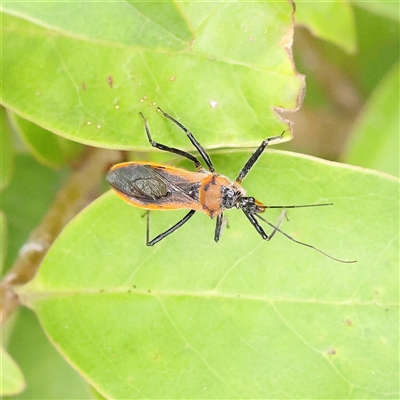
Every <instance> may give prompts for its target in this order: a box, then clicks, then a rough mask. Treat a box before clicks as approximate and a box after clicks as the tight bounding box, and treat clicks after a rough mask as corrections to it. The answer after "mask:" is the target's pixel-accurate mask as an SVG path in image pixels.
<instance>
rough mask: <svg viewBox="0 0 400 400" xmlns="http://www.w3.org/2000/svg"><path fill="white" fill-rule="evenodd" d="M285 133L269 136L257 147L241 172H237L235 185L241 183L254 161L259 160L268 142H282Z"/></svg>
mask: <svg viewBox="0 0 400 400" xmlns="http://www.w3.org/2000/svg"><path fill="white" fill-rule="evenodd" d="M284 133H285V131H283V132H282V133H281V134H280V135H279V136H271V137H269V138H267V139H265V140H264V141H263V142H262V143H261V144H260V146H259V147H258V149H257V150H256V151H255V152H254V153H253V154H252V155H251V156H250V158H249V159H248V160H247V162H246V164H244V167H243V168H242V170H241V171H240V172H239V175H238V177H237V178H236V183H239V184H240V183H241V182H242V180H243V179H244V178H245V176H246V175H247V174H248V172H249V171H250V170H251V168H252V167H253V165H254V164H255V163H256V161H257V160H258V159H259V158H260V156H261V154H262V153H263V151H264V150H265V149H266V147H267V146H268V144H269V143H270V142H273V141H275V140H282V138H283V134H284Z"/></svg>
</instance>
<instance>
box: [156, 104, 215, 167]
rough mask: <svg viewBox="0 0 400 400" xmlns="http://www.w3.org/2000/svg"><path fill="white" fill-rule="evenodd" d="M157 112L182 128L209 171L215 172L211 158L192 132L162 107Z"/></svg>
mask: <svg viewBox="0 0 400 400" xmlns="http://www.w3.org/2000/svg"><path fill="white" fill-rule="evenodd" d="M157 111H159V112H160V113H161V114H162V115H163V116H164V117H165V118H167V119H169V120H170V121H172V122H173V123H174V124H175V125H178V126H179V128H181V129H182V130H183V131H184V132H185V133H186V135H187V137H188V138H189V140H190V141H191V142H192V144H193V146H194V147H195V148H196V150H197V151H198V152H199V153H200V155H201V157H202V158H203V160H204V162H205V163H206V165H207V167H208V170H209V171H210V172H215V169H214V167H213V164H212V161H211V158H210V156H209V155H208V154H207V152H206V151H205V149H204V147H203V146H202V145H201V144H200V143H199V142H198V141H197V140H196V138H195V137H194V136H193V133H192V132H190V131H189V130H188V129H187V128H186V127H185V126H183V125H182V124H181V123H180V122H179V121H177V120H176V119H175V118H173V117H171V116H170V115H169V114H167V113H166V112H164V111H163V110H161V108H160V107H157Z"/></svg>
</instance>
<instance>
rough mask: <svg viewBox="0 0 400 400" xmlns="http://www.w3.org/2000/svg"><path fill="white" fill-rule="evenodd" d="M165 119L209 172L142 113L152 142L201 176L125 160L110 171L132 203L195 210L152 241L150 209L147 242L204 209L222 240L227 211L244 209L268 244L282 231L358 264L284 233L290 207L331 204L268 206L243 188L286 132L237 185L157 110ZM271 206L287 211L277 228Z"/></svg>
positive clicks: (216, 237)
mask: <svg viewBox="0 0 400 400" xmlns="http://www.w3.org/2000/svg"><path fill="white" fill-rule="evenodd" d="M157 111H159V112H160V113H161V114H162V115H163V116H164V117H165V118H167V119H169V120H170V121H172V122H173V123H174V124H176V125H177V126H178V127H179V128H180V129H182V130H183V131H184V132H185V133H186V135H187V137H188V138H189V140H190V141H191V142H192V144H193V146H194V147H195V148H196V150H197V151H198V152H199V154H200V156H201V158H202V159H203V160H204V162H205V164H206V165H207V168H208V171H206V170H205V169H204V168H203V167H202V165H201V163H200V161H199V160H198V158H197V157H195V156H194V155H192V154H190V153H188V152H186V151H184V150H179V149H176V148H174V147H169V146H166V145H164V144H161V143H158V142H155V141H154V140H153V139H152V137H151V134H150V129H149V125H148V123H147V119H146V118H145V117H144V116H143V114H142V113H139V114H140V115H141V117H142V118H143V121H144V128H145V132H146V135H147V138H148V140H149V142H150V144H151V145H152V146H153V147H156V148H157V149H159V150H162V151H168V152H170V153H173V154H177V155H180V156H182V157H185V158H187V159H189V160H190V161H192V162H193V163H194V165H195V167H196V171H197V172H190V171H187V170H184V169H181V168H176V167H172V166H170V165H166V164H159V163H154V162H125V163H120V164H116V165H114V166H113V167H111V169H110V170H109V171H108V173H107V175H106V180H107V181H108V182H109V183H110V185H111V186H112V188H113V189H114V191H115V192H116V194H117V195H118V196H119V197H121V198H122V199H123V200H125V201H126V202H128V203H130V204H132V205H134V206H136V207H140V208H144V209H147V210H149V211H150V210H178V209H189V210H190V211H189V212H188V213H187V214H186V215H185V216H184V217H183V218H182V219H181V220H180V221H178V222H177V223H176V224H175V225H173V226H172V227H170V228H169V229H167V230H166V231H165V232H163V233H161V234H159V235H158V236H156V237H155V238H154V239H151V240H150V229H149V211H148V212H147V230H146V244H147V246H153V245H155V244H156V243H158V242H159V241H160V240H162V239H164V238H165V237H167V236H168V235H170V234H171V233H172V232H174V231H176V230H177V229H178V228H180V227H181V226H182V225H183V224H185V223H186V222H187V221H188V220H189V219H190V218H191V217H192V216H193V215H194V213H195V212H196V211H202V212H204V213H205V214H207V215H208V216H209V217H211V218H216V226H215V234H214V240H215V241H216V242H218V241H219V239H220V237H221V233H222V228H223V225H224V224H223V222H224V211H225V210H228V209H231V208H238V209H241V210H242V211H243V213H244V214H245V215H246V217H247V218H248V220H249V221H250V223H251V224H252V225H253V226H254V228H255V229H256V231H257V232H258V233H259V234H260V236H261V237H262V238H263V239H264V240H268V241H269V240H271V239H272V237H273V236H274V235H275V233H276V232H280V233H281V234H283V235H284V236H286V237H287V238H289V239H290V240H292V241H294V242H296V243H298V244H301V245H303V246H307V247H310V248H312V249H314V250H317V251H319V252H320V253H322V254H324V255H326V256H327V257H329V258H332V259H334V260H336V261H339V262H345V263H350V262H354V261H342V260H339V259H337V258H335V257H332V256H330V255H328V254H326V253H324V252H323V251H321V250H319V249H317V248H316V247H314V246H311V245H309V244H307V243H303V242H300V241H298V240H296V239H294V238H293V237H291V236H289V235H288V234H286V233H285V232H283V231H282V230H280V229H279V226H280V224H281V222H282V220H283V219H284V218H285V217H286V212H285V209H287V208H297V207H317V206H327V205H331V203H329V204H328V203H327V204H307V205H292V206H266V205H264V204H262V203H261V202H259V201H258V200H256V199H255V198H254V197H250V196H247V194H246V191H245V190H244V189H243V188H242V186H241V183H242V181H243V179H244V178H245V177H246V175H247V174H248V172H249V171H250V169H251V168H252V167H253V166H254V164H255V163H256V161H257V160H258V158H259V157H260V156H261V154H262V153H263V151H264V150H265V148H266V147H267V146H268V144H269V143H270V142H272V141H279V140H281V139H282V137H283V133H282V134H281V135H279V136H273V137H269V138H267V139H265V140H264V141H263V142H262V143H261V144H260V146H259V147H258V148H257V149H256V151H255V152H254V153H253V154H252V155H251V156H250V158H249V159H248V160H247V162H246V163H245V165H244V166H243V168H242V169H241V171H240V172H239V175H238V176H237V178H236V180H235V181H234V182H232V181H231V180H230V179H228V178H226V177H225V176H223V175H219V174H217V173H216V172H215V169H214V167H213V164H212V161H211V159H210V157H209V155H208V154H207V152H206V151H205V149H204V148H203V146H202V145H201V144H200V143H199V142H198V141H197V140H196V138H195V137H194V136H193V134H192V133H191V132H190V131H189V130H188V129H187V128H186V127H185V126H183V125H182V124H181V123H180V122H178V121H177V120H176V119H174V118H173V117H171V116H170V115H169V114H167V113H165V112H164V111H162V110H161V108H159V107H158V108H157ZM267 208H281V209H283V211H282V213H281V216H280V218H279V220H278V222H277V223H276V225H274V224H271V223H270V222H268V221H267V220H265V219H264V218H263V217H261V215H260V213H263V212H264V211H265V209H267ZM257 219H259V220H261V221H263V222H265V223H266V224H268V225H269V226H271V227H272V232H271V233H270V234H269V235H267V234H266V233H265V231H264V229H263V227H262V226H261V225H260V224H259V222H258V220H257Z"/></svg>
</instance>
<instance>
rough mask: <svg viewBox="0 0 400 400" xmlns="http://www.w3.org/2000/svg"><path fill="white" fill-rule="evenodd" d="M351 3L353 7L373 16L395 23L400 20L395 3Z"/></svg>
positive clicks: (386, 1) (385, 1)
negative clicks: (388, 19)
mask: <svg viewBox="0 0 400 400" xmlns="http://www.w3.org/2000/svg"><path fill="white" fill-rule="evenodd" d="M352 3H353V4H354V6H355V7H359V8H363V9H365V10H368V11H369V12H371V13H373V14H375V15H378V16H382V17H385V18H390V19H393V20H395V21H399V20H400V13H399V4H398V3H397V2H396V1H392V0H381V1H352Z"/></svg>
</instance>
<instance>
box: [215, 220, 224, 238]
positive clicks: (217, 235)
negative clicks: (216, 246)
mask: <svg viewBox="0 0 400 400" xmlns="http://www.w3.org/2000/svg"><path fill="white" fill-rule="evenodd" d="M223 225H224V213H221V214H219V215H218V217H217V222H216V224H215V234H214V240H215V242H218V241H219V238H220V237H221V234H222V229H223Z"/></svg>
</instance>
